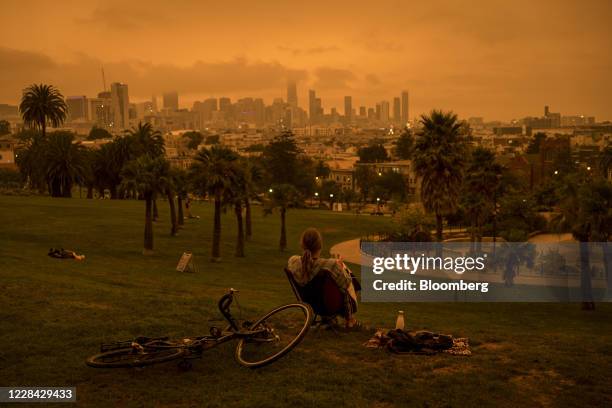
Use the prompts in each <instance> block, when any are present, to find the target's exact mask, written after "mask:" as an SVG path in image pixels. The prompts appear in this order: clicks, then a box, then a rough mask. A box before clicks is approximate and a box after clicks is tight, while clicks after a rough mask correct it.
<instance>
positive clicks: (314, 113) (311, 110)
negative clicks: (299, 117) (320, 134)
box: [308, 89, 319, 124]
mask: <svg viewBox="0 0 612 408" xmlns="http://www.w3.org/2000/svg"><path fill="white" fill-rule="evenodd" d="M318 114H319V110H318V108H317V95H316V93H315V91H314V90H313V89H311V90H309V91H308V116H309V117H310V124H314V123H316V122H317V117H318Z"/></svg>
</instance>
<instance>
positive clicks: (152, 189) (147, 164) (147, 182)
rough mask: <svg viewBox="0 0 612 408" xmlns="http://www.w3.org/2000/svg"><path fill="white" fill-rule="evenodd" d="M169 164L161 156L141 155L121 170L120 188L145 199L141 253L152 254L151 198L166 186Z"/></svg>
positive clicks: (165, 188)
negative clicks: (142, 247)
mask: <svg viewBox="0 0 612 408" xmlns="http://www.w3.org/2000/svg"><path fill="white" fill-rule="evenodd" d="M169 169H170V165H169V164H168V162H167V161H166V160H165V159H164V158H163V157H151V156H149V155H146V154H145V155H143V156H140V157H138V158H137V159H135V160H132V161H130V162H129V163H128V164H126V166H125V167H124V169H123V171H122V172H121V176H122V182H121V186H120V188H121V190H122V191H124V192H128V193H129V192H132V193H138V194H139V195H141V196H142V197H144V200H145V228H144V249H143V251H142V253H143V255H152V254H153V200H154V199H155V197H156V196H157V195H158V194H163V193H164V192H165V191H166V190H167V186H168V172H169Z"/></svg>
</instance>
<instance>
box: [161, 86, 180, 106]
mask: <svg viewBox="0 0 612 408" xmlns="http://www.w3.org/2000/svg"><path fill="white" fill-rule="evenodd" d="M162 99H163V103H164V105H163V106H164V108H165V109H171V110H175V111H176V110H178V108H179V97H178V92H176V91H172V92H166V93H164V95H163V97H162Z"/></svg>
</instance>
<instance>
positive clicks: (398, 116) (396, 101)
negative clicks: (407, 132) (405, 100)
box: [393, 96, 406, 126]
mask: <svg viewBox="0 0 612 408" xmlns="http://www.w3.org/2000/svg"><path fill="white" fill-rule="evenodd" d="M393 121H394V122H395V123H402V122H403V121H402V102H401V99H400V98H399V97H397V96H396V97H395V98H393ZM405 125H406V122H404V123H403V126H405Z"/></svg>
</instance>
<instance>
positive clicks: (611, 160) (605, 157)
mask: <svg viewBox="0 0 612 408" xmlns="http://www.w3.org/2000/svg"><path fill="white" fill-rule="evenodd" d="M598 164H599V171H600V174H601V176H602V177H603V178H607V177H608V174H609V172H610V170H612V143H609V144H608V145H607V146H606V147H604V149H603V150H602V151H601V153H599V163H598Z"/></svg>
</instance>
